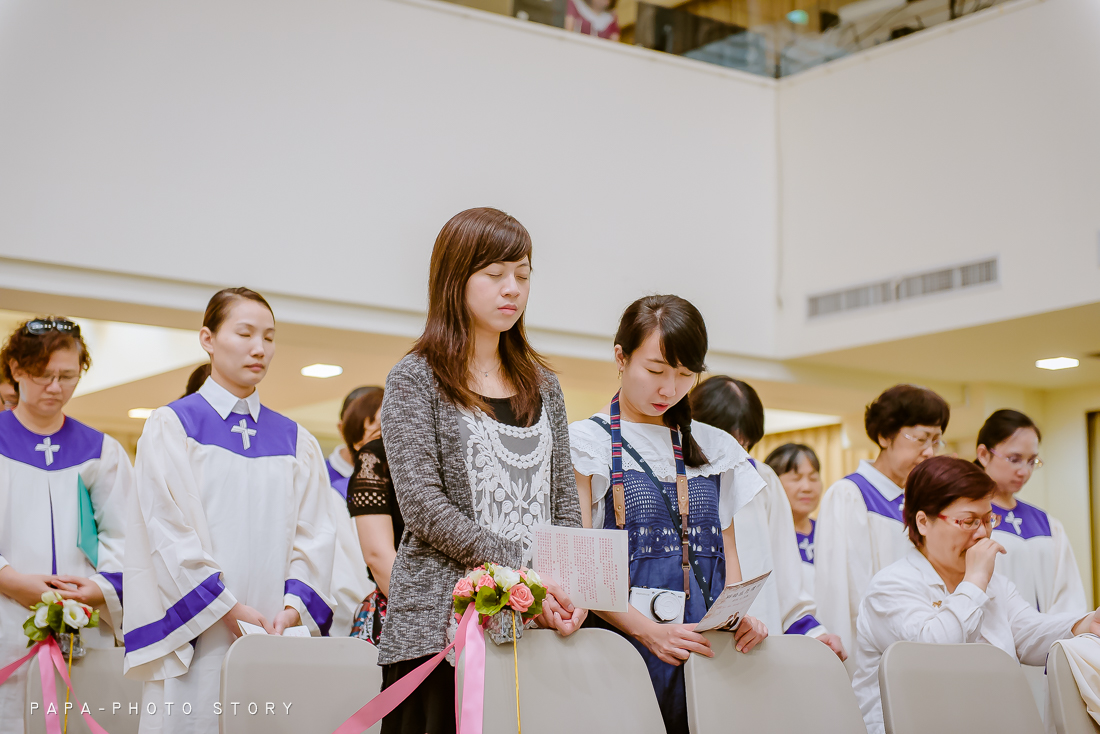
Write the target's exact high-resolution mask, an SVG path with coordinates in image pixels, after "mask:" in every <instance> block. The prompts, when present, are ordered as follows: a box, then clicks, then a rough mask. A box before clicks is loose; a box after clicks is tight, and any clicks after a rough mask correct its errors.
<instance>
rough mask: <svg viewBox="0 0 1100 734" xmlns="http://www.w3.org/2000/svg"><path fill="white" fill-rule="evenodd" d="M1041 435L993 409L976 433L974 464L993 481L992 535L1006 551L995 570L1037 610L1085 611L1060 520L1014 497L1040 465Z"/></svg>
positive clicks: (1017, 416)
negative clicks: (996, 521) (994, 519)
mask: <svg viewBox="0 0 1100 734" xmlns="http://www.w3.org/2000/svg"><path fill="white" fill-rule="evenodd" d="M1041 438H1042V436H1041V434H1040V433H1039V427H1038V426H1036V425H1035V423H1034V422H1033V421H1032V420H1031V419H1030V418H1028V417H1027V416H1026V415H1024V414H1023V413H1020V412H1019V411H1016V410H998V411H996V412H995V413H993V414H992V415H991V416H989V418H988V419H986V421H985V424H984V425H983V426H982V430H981V431H979V432H978V458H977V460H976V463H977V464H978V465H979V466H980V467H982V468H983V469H985V473H986V474H988V475H989V476H990V478H992V479H993V481H994V482H996V483H997V489H996V490H995V491H994V493H993V512H995V513H996V514H997V515H998V516H999V517H1000V518H1001V524H1000V525H999V526H998V527H997V534H996V535H994V536H993V537H994V538H995V539H996V540H997V542H998V543H1000V544H1001V545H1003V546H1004V547H1005V551H1007V553H1006V554H1005V555H1004V556H1003V557H1002V558H999V559H998V560H997V571H998V572H1000V573H1002V574H1004V575H1005V576H1007V577H1008V578H1009V580H1011V581H1012V583H1014V584H1016V588H1017V589H1018V590H1019V592H1020V596H1022V597H1023V598H1024V599H1025V600H1026V601H1027V602H1028V603H1029V604H1030V605H1031V606H1033V607H1035V608H1036V609H1038V610H1039V611H1040V612H1077V611H1084V610H1086V609H1088V606H1087V605H1086V602H1085V589H1084V587H1083V586H1082V585H1081V573H1080V571H1078V570H1077V559H1076V558H1074V556H1073V548H1071V547H1070V544H1069V538H1067V537H1066V531H1065V528H1063V527H1062V523H1060V522H1059V521H1058V520H1056V519H1055V518H1053V517H1050V516H1049V515H1047V513H1045V512H1043V511H1042V510H1040V509H1039V508H1038V507H1035V506H1034V505H1030V504H1028V503H1026V502H1023V501H1021V500H1018V499H1016V494H1017V493H1018V492H1019V491H1020V490H1022V489H1023V488H1024V485H1025V484H1027V482H1028V480H1029V479H1031V475H1032V474H1033V473H1034V472H1035V470H1037V469H1038V468H1039V467H1041V466H1042V465H1043V462H1042V461H1041V460H1040V459H1039V441H1040V439H1041Z"/></svg>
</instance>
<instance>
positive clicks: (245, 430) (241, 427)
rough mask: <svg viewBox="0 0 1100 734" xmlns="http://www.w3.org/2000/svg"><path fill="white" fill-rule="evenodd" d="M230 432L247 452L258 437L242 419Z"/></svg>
mask: <svg viewBox="0 0 1100 734" xmlns="http://www.w3.org/2000/svg"><path fill="white" fill-rule="evenodd" d="M230 430H232V431H233V433H239V434H241V443H243V444H244V449H245V451H247V450H248V449H249V448H250V447H251V446H252V439H251V438H249V437H250V436H255V435H256V429H255V428H249V427H248V423H246V422H245V419H244V418H241V422H240V423H238V424H237V425H235V426H233V428H232V429H230ZM47 440H48V439H47Z"/></svg>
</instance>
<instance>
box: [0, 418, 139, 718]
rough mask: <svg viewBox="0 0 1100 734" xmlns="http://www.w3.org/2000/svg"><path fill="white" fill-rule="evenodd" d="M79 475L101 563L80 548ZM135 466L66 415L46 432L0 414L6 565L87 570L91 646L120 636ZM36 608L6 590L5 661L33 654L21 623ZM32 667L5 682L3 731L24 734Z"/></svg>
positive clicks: (0, 707)
mask: <svg viewBox="0 0 1100 734" xmlns="http://www.w3.org/2000/svg"><path fill="white" fill-rule="evenodd" d="M78 479H79V480H83V482H84V486H85V487H87V489H88V494H89V495H90V497H91V500H92V511H93V515H94V517H95V522H96V530H97V535H98V550H97V558H96V565H95V566H93V565H92V564H91V561H89V559H88V557H87V556H86V555H85V554H84V552H83V551H82V550H81V549H80V548H79V547H78V545H77V541H78V537H79V534H80V496H79V481H78ZM133 479H134V477H133V468H132V467H131V466H130V457H128V456H127V455H126V451H125V450H123V448H122V445H121V444H119V442H118V441H116V440H115V439H113V438H111V437H110V436H106V435H104V434H102V433H100V432H99V431H97V430H95V429H93V428H89V427H88V426H86V425H84V424H83V423H81V422H80V421H77V420H74V419H73V418H69V417H66V418H65V423H64V424H63V425H62V427H61V430H59V431H58V432H57V433H54V434H52V435H50V436H40V435H38V434H36V433H33V432H31V431H29V430H27V429H26V428H24V427H23V424H21V423H20V422H19V420H18V419H17V418H16V417H15V414H14V413H12V412H10V411H5V412H2V413H0V568H4V567H5V566H8V565H11V567H12V568H14V569H15V570H16V571H18V572H20V573H33V574H51V573H59V574H64V575H72V576H83V577H85V578H90V579H92V581H94V582H95V583H96V584H97V585H98V586H99V588H100V589H101V590H102V591H103V598H104V599H105V600H106V603H105V604H104V605H103V606H101V607H99V612H100V622H99V626H98V627H96V628H94V629H85V630H84V631H83V632H82V634H81V638H82V639H83V641H84V645H85V647H89V648H103V647H114V646H115V640H116V638H117V640H118V642H120V643H121V642H122V598H123V593H122V562H123V533H124V531H125V526H126V523H125V518H126V510H125V507H126V503H127V497H128V496H129V494H130V492H131V491H132V486H133ZM30 615H31V612H30V610H28V609H26V608H25V607H23V606H21V605H20V604H19V603H17V602H16V601H15V600H14V599H11V598H9V597H7V596H3V595H0V667H3V666H4V665H7V664H8V663H10V662H13V661H14V660H17V659H19V658H20V657H22V656H23V655H25V654H26V653H27V638H26V636H25V635H24V634H23V623H24V622H25V621H26V620H27V618H28V617H29V616H30ZM26 671H27V669H26V666H24V667H23V668H21V669H20V670H19V671H17V672H16V673H15V674H14V675H13V676H12V677H11V678H9V679H8V681H7V682H6V683H5V684H4V685H2V686H0V734H23V702H24V698H25V696H26V681H27V672H26Z"/></svg>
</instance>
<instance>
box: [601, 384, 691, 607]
mask: <svg viewBox="0 0 1100 734" xmlns="http://www.w3.org/2000/svg"><path fill="white" fill-rule="evenodd" d="M607 428H608V429H609V431H610V433H611V502H612V506H613V507H614V509H615V526H616V527H618V528H619V529H620V530H621V529H622V528H624V527H625V526H626V484H625V481H624V474H623V447H624V444H625V442H624V441H623V433H622V419H621V417H620V412H619V393H615V397H614V398H612V399H611V425H610V426H609V427H607ZM668 430H669V433H670V434H671V435H672V454H673V456H674V458H675V459H676V504H677V505H679V507H678V508H677V509H679V515H680V517H679V522H678V523H677V517H676V514H677V513H676V512H674V511H673V508H672V506H671V504H668V510H669V514H670V515H671V516H672V522H673V525H679V526H680V527H679V528H677V529H678V530H679V531H680V554H681V561H680V565H681V567H682V569H683V572H684V594H685V595H687V596H688V597H689V598H690V596H691V583H690V581H689V579H690V574H691V561H690V558H689V555H688V551H689V549H690V547H691V539H690V537H689V535H688V534H689V532H690V526H689V524H688V508H689V506H690V504H691V503H690V499H691V495H690V493H689V490H688V480H687V466H686V465H685V464H684V452H683V449H682V448H681V446H680V431H678V430H674V429H672V428H670V429H668ZM625 445H626V447H627V449H628V450H629V451H630V454H631V456H632V457H633V458H634V460H635V461H637V462H638V464H639V465H640V466H642V467H644V468H645V470H646V474H648V475H649V478H650V480H652V481H653V482H654V484H655V485H656V488H657V491H659V492H660V493H661V496H662V497H665V501H666V503H668V497H667V496H666V495H665V492H664V487H663V484H662V483H661V482H660V481H659V480H658V479H657V477H656V476H654V474H653V471H652V470H651V469H650V468H649V466H648V465H647V464H646V463H645V461H643V460H642V457H641V456H640V455H638V453H637V451H634V450H633V447H631V446H630V445H629V444H625ZM700 588H703V587H702V585H700ZM704 593H705V592H704Z"/></svg>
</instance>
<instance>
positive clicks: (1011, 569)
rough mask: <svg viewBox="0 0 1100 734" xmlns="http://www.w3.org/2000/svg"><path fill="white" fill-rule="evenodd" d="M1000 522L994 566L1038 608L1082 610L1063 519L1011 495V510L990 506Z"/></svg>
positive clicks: (1078, 580)
mask: <svg viewBox="0 0 1100 734" xmlns="http://www.w3.org/2000/svg"><path fill="white" fill-rule="evenodd" d="M993 512H995V513H997V514H998V515H1000V516H1001V524H1000V525H998V526H997V528H996V529H995V530H994V531H993V540H995V541H997V542H998V543H1000V544H1001V545H1003V546H1004V548H1005V551H1006V552H1005V553H1004V554H1002V555H999V556H997V570H998V571H999V572H1000V573H1002V574H1004V575H1005V576H1006V577H1007V578H1008V580H1009V581H1011V582H1012V583H1013V584H1015V585H1016V589H1017V590H1018V591H1019V592H1020V596H1022V597H1023V598H1024V600H1025V601H1027V603H1028V604H1030V605H1031V606H1033V607H1035V608H1036V609H1038V610H1039V611H1040V612H1077V611H1081V612H1087V611H1091V609H1090V607H1089V605H1088V602H1086V601H1085V589H1084V586H1083V585H1082V584H1081V572H1080V571H1079V570H1078V569H1077V559H1076V558H1074V556H1073V548H1072V547H1071V546H1070V544H1069V538H1068V537H1066V530H1065V528H1064V527H1062V523H1061V522H1059V521H1058V520H1056V519H1055V518H1053V517H1050V516H1049V515H1047V513H1045V512H1043V511H1042V510H1040V509H1039V508H1038V507H1035V506H1034V505H1029V504H1028V503H1026V502H1021V501H1020V500H1016V506H1015V507H1014V508H1012V509H1011V510H1006V509H1004V508H1002V507H999V506H997V505H996V504H994V505H993Z"/></svg>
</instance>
